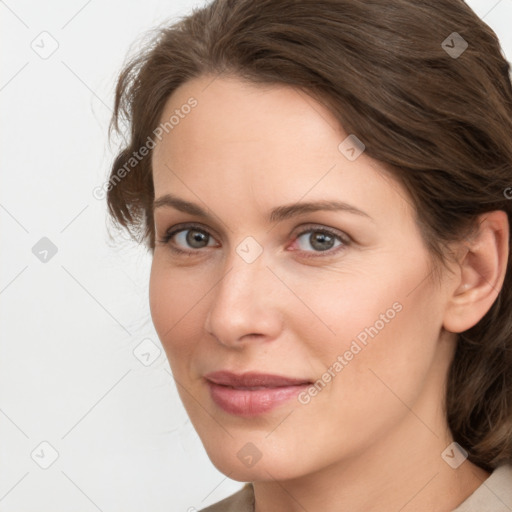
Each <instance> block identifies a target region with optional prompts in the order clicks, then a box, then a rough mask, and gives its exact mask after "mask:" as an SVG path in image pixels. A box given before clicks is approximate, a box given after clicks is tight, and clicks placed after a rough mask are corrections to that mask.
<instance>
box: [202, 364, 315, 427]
mask: <svg viewBox="0 0 512 512" xmlns="http://www.w3.org/2000/svg"><path fill="white" fill-rule="evenodd" d="M205 379H206V381H207V383H208V387H209V390H210V397H211V399H212V400H213V402H214V403H215V404H216V405H217V406H218V407H220V408H221V409H222V410H223V411H225V412H227V413H229V414H232V415H236V416H242V417H246V418H247V417H252V416H257V415H261V414H263V413H266V412H269V411H271V410H272V409H274V408H275V407H278V406H280V405H283V404H284V403H286V402H289V401H290V400H291V399H292V398H293V397H296V396H297V395H298V394H299V393H300V392H301V391H304V389H305V388H307V387H308V386H310V385H311V384H312V382H311V381H308V380H306V379H300V378H291V377H283V376H281V375H270V374H262V373H255V372H247V373H244V374H241V375H240V374H235V373H232V372H228V371H219V372H213V373H209V374H207V375H205Z"/></svg>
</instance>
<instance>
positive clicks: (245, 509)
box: [200, 483, 254, 512]
mask: <svg viewBox="0 0 512 512" xmlns="http://www.w3.org/2000/svg"><path fill="white" fill-rule="evenodd" d="M200 512H254V490H253V487H252V484H250V483H247V484H245V485H244V486H243V487H242V489H240V490H239V491H238V492H236V493H235V494H232V495H231V496H228V497H227V498H225V499H223V500H222V501H219V502H217V503H214V504H213V505H210V506H209V507H207V508H203V509H201V510H200Z"/></svg>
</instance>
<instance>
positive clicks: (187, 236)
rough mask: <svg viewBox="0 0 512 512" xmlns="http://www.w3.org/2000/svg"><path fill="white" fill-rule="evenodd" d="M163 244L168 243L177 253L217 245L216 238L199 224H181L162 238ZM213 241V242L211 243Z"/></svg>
mask: <svg viewBox="0 0 512 512" xmlns="http://www.w3.org/2000/svg"><path fill="white" fill-rule="evenodd" d="M159 242H160V243H161V244H168V245H169V247H170V248H171V250H172V251H174V252H176V253H189V254H190V253H193V252H196V250H197V249H203V248H205V247H211V246H215V245H216V243H215V240H214V238H213V237H212V236H211V235H210V233H208V232H207V231H205V230H204V229H201V228H200V227H199V226H196V225H192V226H181V227H177V228H175V229H172V230H169V231H168V232H167V233H166V234H165V235H164V236H163V238H162V239H161V240H159ZM210 242H211V243H210Z"/></svg>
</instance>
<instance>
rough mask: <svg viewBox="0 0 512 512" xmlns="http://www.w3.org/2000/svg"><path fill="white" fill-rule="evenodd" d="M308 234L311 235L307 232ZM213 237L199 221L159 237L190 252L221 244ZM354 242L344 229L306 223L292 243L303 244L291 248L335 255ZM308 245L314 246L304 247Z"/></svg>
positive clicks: (313, 254) (180, 251)
mask: <svg viewBox="0 0 512 512" xmlns="http://www.w3.org/2000/svg"><path fill="white" fill-rule="evenodd" d="M308 234H309V236H308V237H305V236H304V235H308ZM212 241H213V242H215V238H214V237H213V235H212V234H211V233H209V231H208V230H207V229H205V228H203V227H202V226H201V225H198V224H181V225H179V226H173V227H172V228H170V229H169V230H168V231H167V232H166V233H165V235H164V236H163V237H162V238H161V239H159V240H158V242H159V243H160V244H162V245H166V246H168V247H169V249H170V250H171V251H172V252H173V253H174V254H180V255H189V256H193V255H197V254H200V253H202V252H204V251H203V250H204V249H207V248H211V247H220V245H217V244H216V243H213V244H211V243H210V242H212ZM350 242H351V239H350V237H349V236H348V235H346V234H345V233H343V232H341V231H337V230H333V229H331V228H327V227H325V226H319V225H308V226H302V229H301V230H300V231H299V232H298V233H296V234H294V235H293V240H292V245H300V247H299V248H293V249H291V251H293V252H300V253H301V254H302V255H303V256H304V257H306V258H307V257H322V256H333V255H334V254H337V253H338V252H340V251H342V250H344V249H346V247H347V246H348V245H350ZM336 244H337V245H336ZM308 245H309V246H310V247H311V248H312V249H313V250H307V249H305V248H304V247H307V246H308Z"/></svg>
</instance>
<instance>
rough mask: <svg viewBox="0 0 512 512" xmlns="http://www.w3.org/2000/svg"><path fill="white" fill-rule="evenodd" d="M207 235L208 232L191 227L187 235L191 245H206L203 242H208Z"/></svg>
mask: <svg viewBox="0 0 512 512" xmlns="http://www.w3.org/2000/svg"><path fill="white" fill-rule="evenodd" d="M207 237H208V235H207V234H206V233H201V232H200V231H196V230H192V229H191V230H190V231H189V232H188V235H187V243H188V244H189V245H190V246H191V247H196V248H198V247H204V245H203V242H205V243H206V244H208V240H207Z"/></svg>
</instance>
